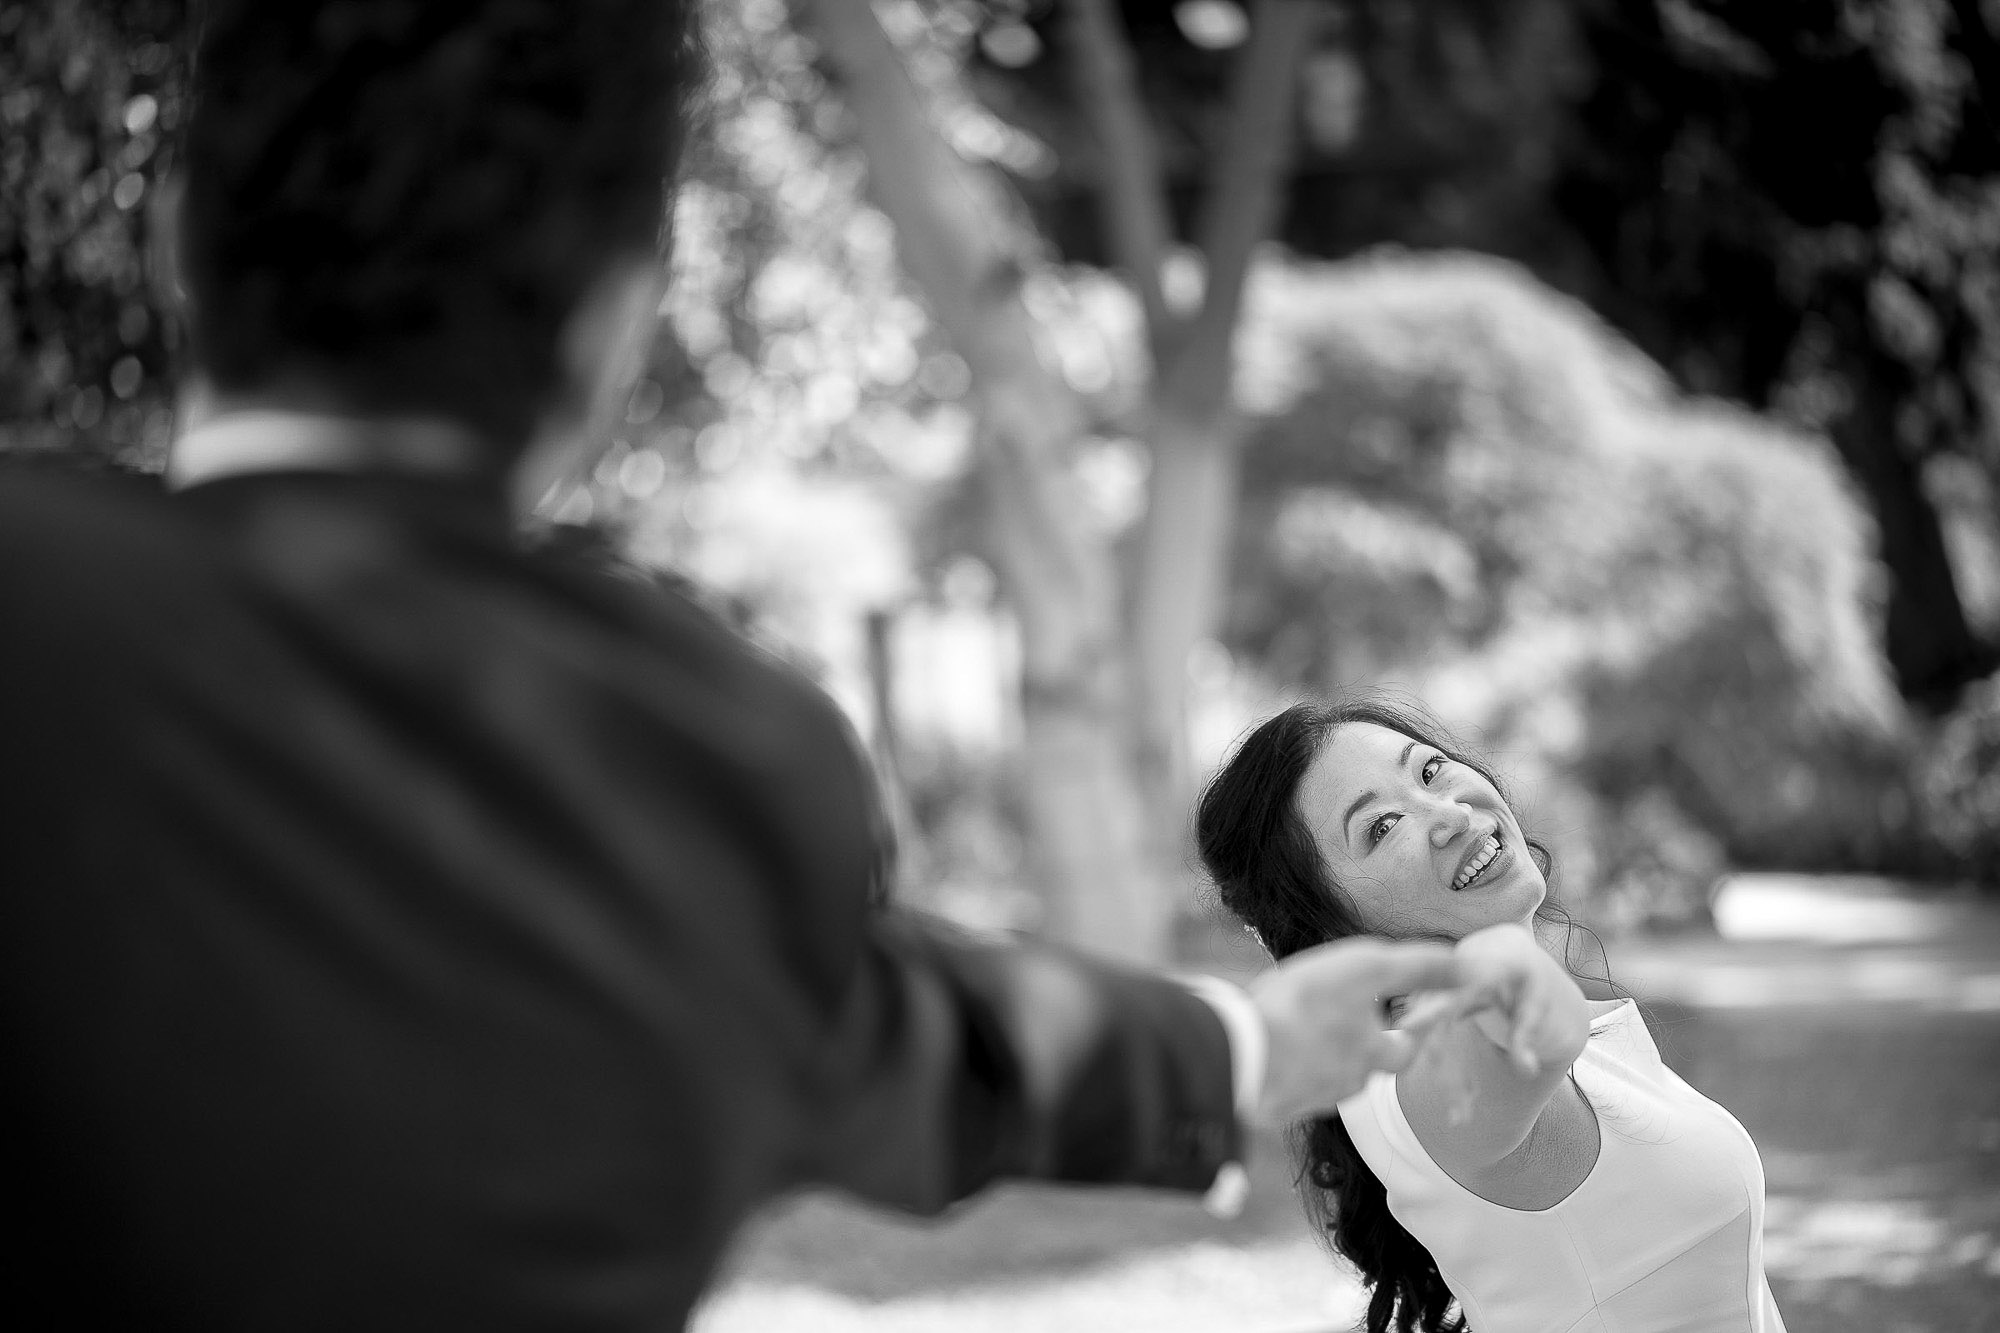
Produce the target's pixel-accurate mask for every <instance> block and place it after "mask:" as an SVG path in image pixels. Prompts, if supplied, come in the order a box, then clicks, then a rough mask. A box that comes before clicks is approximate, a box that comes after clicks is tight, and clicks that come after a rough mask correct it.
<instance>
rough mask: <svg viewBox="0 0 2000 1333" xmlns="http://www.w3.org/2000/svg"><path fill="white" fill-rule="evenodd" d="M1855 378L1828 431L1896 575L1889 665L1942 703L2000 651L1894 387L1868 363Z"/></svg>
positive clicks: (1919, 700) (1911, 694)
mask: <svg viewBox="0 0 2000 1333" xmlns="http://www.w3.org/2000/svg"><path fill="white" fill-rule="evenodd" d="M1849 382H1850V384H1851V386H1852V389H1853V393H1854V405H1853V407H1852V408H1851V409H1850V410H1849V411H1848V412H1847V413H1846V414H1845V415H1844V416H1842V417H1841V418H1840V419H1839V420H1837V421H1835V422H1833V423H1832V427H1831V430H1830V432H1829V433H1830V434H1831V435H1832V436H1833V443H1834V446H1835V448H1837V449H1838V450H1839V451H1840V455H1841V457H1842V458H1843V459H1844V460H1845V461H1846V463H1847V466H1848V468H1849V470H1850V471H1852V472H1853V474H1854V477H1855V480H1856V481H1858V482H1859V483H1860V485H1861V489H1862V493H1863V494H1864V495H1865V496H1866V497H1867V498H1868V501H1869V504H1870V507H1871V508H1872V509H1873V510H1874V512H1875V520H1876V524H1877V527H1878V528H1879V530H1880V532H1881V540H1882V563H1883V564H1884V565H1886V566H1887V567H1888V570H1889V579H1890V586H1889V615H1888V642H1887V645H1886V646H1887V648H1888V653H1889V665H1890V667H1891V668H1892V669H1893V670H1894V671H1895V673H1896V684H1897V687H1898V689H1899V690H1900V691H1901V692H1902V695H1903V697H1904V698H1905V699H1908V700H1909V701H1910V702H1911V703H1914V704H1916V705H1918V706H1919V707H1922V708H1925V709H1928V710H1930V711H1932V712H1943V711H1945V710H1947V709H1949V708H1950V707H1951V706H1952V704H1953V703H1955V702H1956V701H1957V699H1958V696H1959V693H1960V692H1961V691H1962V690H1963V689H1964V688H1965V686H1967V685H1969V684H1970V683H1972V682H1973V681H1975V680H1978V679H1980V678H1981V677H1982V676H1985V675H1987V674H1989V673H1990V672H1992V671H1993V669H1994V667H1995V666H1996V665H2000V656H1996V653H1995V651H1994V648H1993V646H1992V645H1990V644H1987V643H1985V642H1983V641H1982V640H1981V639H1980V638H1979V636H1978V635H1976V634H1975V633H1973V630H1972V626H1971V625H1970V624H1969V623H1968V622H1967V620H1966V618H1965V607H1964V605H1963V603H1962V602H1960V600H1959V595H1958V583H1957V580H1956V578H1955V577H1954V576H1953V574H1952V569H1951V559H1950V556H1949V555H1948V553H1947V551H1946V547H1945V542H1944V531H1943V527H1942V525H1941V524H1940V523H1939V521H1938V515H1937V510H1936V508H1935V507H1933V506H1932V504H1931V500H1930V497H1929V496H1928V495H1926V494H1925V493H1924V487H1923V477H1922V474H1921V473H1920V471H1919V470H1918V466H1917V464H1916V462H1915V461H1913V460H1912V459H1911V458H1910V456H1909V454H1908V453H1907V452H1906V451H1905V450H1904V449H1903V448H1902V447H1901V445H1900V444H1899V443H1898V441H1897V436H1896V421H1895V402H1894V396H1893V394H1892V392H1891V390H1890V389H1889V387H1888V386H1887V385H1886V384H1884V383H1883V382H1882V378H1881V373H1880V372H1879V371H1876V370H1873V369H1872V368H1870V367H1869V366H1867V365H1865V364H1864V365H1862V366H1860V367H1857V368H1856V369H1855V371H1854V373H1853V374H1852V376H1851V377H1850V381H1849Z"/></svg>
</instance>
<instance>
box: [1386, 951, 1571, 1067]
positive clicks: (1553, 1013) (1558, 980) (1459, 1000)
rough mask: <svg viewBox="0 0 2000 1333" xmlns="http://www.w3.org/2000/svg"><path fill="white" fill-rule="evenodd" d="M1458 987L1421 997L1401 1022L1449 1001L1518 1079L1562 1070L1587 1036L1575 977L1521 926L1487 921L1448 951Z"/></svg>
mask: <svg viewBox="0 0 2000 1333" xmlns="http://www.w3.org/2000/svg"><path fill="white" fill-rule="evenodd" d="M1453 954H1454V955H1455V957H1456V958H1457V961H1458V964H1459V968H1460V975H1461V976H1462V977H1463V978H1464V981H1463V990H1462V991H1461V992H1459V993H1457V994H1455V995H1453V996H1439V997H1436V998H1434V999H1430V998H1427V999H1421V1000H1418V1001H1417V1002H1416V1003H1415V1004H1413V1005H1411V1006H1410V1009H1409V1011H1408V1013H1407V1014H1406V1015H1405V1016H1404V1022H1405V1023H1410V1024H1421V1023H1424V1022H1426V1021H1430V1020H1434V1019H1435V1018H1437V1017H1438V1016H1439V1015H1438V1014H1437V1013H1434V1012H1431V1011H1432V1010H1442V1009H1444V1008H1445V1007H1446V1006H1447V1005H1449V1006H1451V1007H1452V1008H1453V1010H1454V1011H1455V1012H1457V1013H1461V1014H1466V1015H1468V1016H1470V1018H1471V1019H1472V1021H1473V1023H1474V1024H1475V1025H1476V1026H1477V1027H1478V1028H1479V1030H1480V1031H1481V1032H1483V1033H1484V1034H1485V1035H1486V1037H1487V1038H1488V1039H1489V1040H1491V1041H1492V1042H1493V1044H1494V1045H1496V1046H1498V1047H1499V1048H1500V1049H1501V1050H1502V1051H1504V1052H1506V1054H1507V1058H1508V1061H1509V1063H1511V1064H1512V1065H1513V1067H1514V1068H1515V1070H1516V1071H1517V1072H1519V1074H1520V1075H1521V1077H1523V1078H1534V1077H1536V1076H1537V1075H1538V1074H1540V1073H1541V1071H1542V1070H1543V1069H1544V1068H1547V1067H1549V1066H1551V1065H1556V1064H1559V1065H1561V1066H1562V1067H1564V1068H1567V1067H1568V1066H1569V1065H1570V1063H1571V1062H1573V1061H1574V1060H1575V1059H1576V1057H1577V1056H1578V1055H1580V1054H1581V1053H1582V1051H1583V1047H1584V1043H1585V1042H1586V1041H1588V1040H1589V1038H1590V1005H1589V1004H1588V1002H1587V1001H1585V999H1584V997H1583V992H1582V991H1580V990H1578V989H1577V985H1576V982H1575V980H1574V979H1573V978H1571V977H1570V975H1569V973H1567V972H1565V971H1564V970H1563V968H1562V966H1561V965H1560V964H1559V963H1557V962H1556V960H1555V959H1553V958H1551V957H1550V956H1549V955H1548V953H1547V951H1545V950H1544V949H1543V948H1542V946H1541V945H1540V944H1539V943H1538V942H1537V941H1536V939H1535V937H1534V934H1533V932H1531V931H1529V930H1528V929H1527V928H1526V927H1525V926H1518V925H1500V926H1489V927H1487V928H1486V929H1484V930H1478V931H1474V932H1473V933H1472V934H1470V935H1467V936H1466V937H1465V938H1464V939H1462V940H1460V941H1459V942H1458V944H1457V946H1456V947H1455V948H1454V949H1453Z"/></svg>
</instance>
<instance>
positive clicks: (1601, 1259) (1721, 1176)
mask: <svg viewBox="0 0 2000 1333" xmlns="http://www.w3.org/2000/svg"><path fill="white" fill-rule="evenodd" d="M1573 1072H1574V1073H1575V1076H1576V1081H1577V1084H1578V1086H1579V1087H1581V1088H1582V1089H1583V1092H1584V1095H1585V1096H1586V1097H1587V1098H1588V1099H1589V1101H1590V1105H1591V1107H1592V1108H1593V1109H1594V1110H1595V1111H1596V1113H1597V1121H1598V1129H1599V1133H1598V1138H1599V1142H1600V1145H1601V1146H1600V1148H1599V1151H1598V1156H1597V1164H1596V1165H1595V1166H1594V1167H1592V1168H1591V1172H1590V1175H1589V1176H1588V1177H1586V1178H1585V1180H1584V1182H1583V1183H1582V1184H1581V1185H1579V1186H1577V1188H1576V1189H1575V1191H1574V1192H1572V1193H1571V1194H1570V1196H1569V1197H1568V1198H1566V1199H1564V1200H1563V1201H1562V1202H1561V1203H1558V1204H1556V1205H1555V1206H1554V1207H1552V1208H1547V1209H1543V1210H1541V1211H1538V1212H1529V1211H1525V1210H1522V1209H1518V1208H1506V1207H1502V1206H1501V1205H1499V1204H1496V1203H1490V1202H1488V1201H1487V1200H1485V1199H1482V1198H1480V1197H1479V1196H1478V1195H1476V1194H1474V1193H1473V1192H1472V1191H1470V1190H1468V1189H1466V1188H1465V1187H1464V1186H1463V1185H1460V1184H1459V1183H1458V1182H1457V1181H1455V1180H1453V1179H1452V1178H1451V1177H1450V1176H1448V1175H1446V1174H1445V1172H1444V1170H1443V1169H1442V1168H1441V1167H1439V1166H1438V1165H1437V1164H1436V1163H1435V1162H1433V1161H1432V1160H1431V1158H1430V1155H1429V1154H1428V1153H1426V1152H1425V1151H1424V1148H1423V1145H1422V1144H1421V1143H1419V1142H1418V1141H1417V1136H1416V1134H1415V1132H1414V1131H1412V1130H1411V1128H1410V1123H1409V1121H1408V1120H1407V1119H1405V1118H1404V1115H1403V1108H1402V1104H1401V1103H1400V1102H1399V1101H1398V1100H1397V1097H1396V1080H1395V1077H1394V1076H1393V1075H1390V1074H1377V1075H1376V1076H1375V1077H1374V1078H1373V1079H1371V1080H1370V1081H1369V1084H1368V1086H1367V1087H1366V1088H1365V1089H1364V1090H1362V1091H1361V1092H1359V1093H1357V1094H1355V1095H1354V1096H1353V1097H1351V1098H1349V1099H1348V1100H1347V1101H1344V1102H1342V1103H1341V1104H1340V1115H1341V1119H1342V1120H1343V1121H1345V1122H1346V1124H1347V1131H1348V1133H1349V1134H1350V1135H1352V1136H1353V1139H1354V1146H1355V1147H1356V1148H1357V1149H1358V1150H1359V1151H1360V1153H1361V1157H1362V1159H1363V1160H1364V1161H1366V1162H1367V1163H1368V1165H1369V1167H1370V1168H1371V1169H1373V1170H1374V1172H1375V1174H1376V1176H1377V1177H1379V1178H1380V1179H1381V1181H1382V1183H1383V1185H1384V1186H1385V1187H1386V1188H1387V1190H1388V1194H1389V1211H1390V1212H1392V1213H1394V1214H1395V1215H1396V1218H1397V1220H1398V1221H1400V1222H1401V1223H1402V1224H1403V1226H1404V1227H1405V1228H1407V1229H1408V1230H1409V1232H1410V1234H1411V1235H1413V1236H1415V1237H1416V1238H1417V1239H1418V1240H1420V1241H1422V1242H1423V1244H1424V1246H1425V1247H1426V1248H1427V1249H1429V1250H1430V1252H1431V1255H1432V1256H1433V1257H1434V1258H1435V1259H1436V1260H1437V1264H1438V1271H1439V1272H1440V1273H1441V1274H1443V1276H1444V1280H1445V1282H1446V1283H1447V1284H1449V1285H1450V1287H1451V1289H1452V1292H1453V1293H1454V1294H1455V1295H1456V1296H1457V1297H1458V1300H1459V1304H1460V1306H1461V1307H1462V1308H1463V1309H1464V1311H1465V1318H1466V1323H1467V1325H1468V1326H1469V1328H1470V1329H1471V1330H1472V1333H1784V1327H1785V1325H1784V1321H1783V1320H1782V1319H1781V1318H1780V1317H1779V1315H1778V1307H1777V1306H1776V1304H1774V1303H1773V1302H1772V1300H1771V1288H1770V1284H1769V1283H1768V1282H1767V1281H1766V1280H1765V1277H1764V1166H1763V1163H1762V1162H1761V1161H1760V1160H1759V1159H1758V1156H1757V1145H1756V1144H1754V1143H1752V1142H1751V1140H1750V1135H1749V1134H1748V1133H1746V1132H1745V1131H1744V1129H1743V1126H1742V1125H1740V1124H1738V1123H1737V1122H1736V1118H1735V1117H1734V1116H1732V1115H1730V1114H1729V1112H1727V1111H1725V1110H1723V1109H1722V1108H1721V1107H1720V1106H1717V1105H1716V1104H1715V1103H1714V1102H1712V1101H1710V1100H1709V1099H1708V1098H1706V1097H1704V1096H1702V1095H1701V1094H1700V1093H1698V1092H1696V1091H1695V1090H1694V1089H1693V1088H1691V1087H1689V1086H1688V1085H1687V1084H1686V1083H1685V1082H1683V1081H1682V1080H1681V1078H1680V1076H1679V1075H1677V1074H1675V1073H1674V1072H1673V1071H1672V1070H1671V1069H1668V1068H1667V1067H1666V1065H1665V1064H1664V1063H1662V1062H1661V1060H1660V1052H1659V1048H1658V1047H1656V1046H1655V1045H1654V1044H1653V1038H1652V1034H1651V1033H1649V1032H1647V1031H1646V1023H1645V1020H1644V1019H1643V1018H1642V1017H1640V1014H1639V1010H1638V1007H1637V1006H1636V1005H1635V1004H1633V1003H1632V1002H1631V1001H1630V1000H1627V1001H1626V1002H1624V1003H1623V1004H1621V1005H1619V1006H1618V1007H1617V1008H1615V1009H1611V1010H1609V1011H1607V1012H1605V1013H1602V1014H1599V1015H1598V1016H1597V1017H1596V1019H1594V1020H1593V1021H1592V1023H1591V1036H1590V1042H1589V1044H1588V1045H1587V1046H1586V1047H1585V1048H1584V1052H1583V1054H1582V1055H1581V1056H1580V1057H1578V1059H1577V1062H1576V1064H1575V1065H1574V1066H1573Z"/></svg>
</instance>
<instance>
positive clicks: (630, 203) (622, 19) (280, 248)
mask: <svg viewBox="0 0 2000 1333" xmlns="http://www.w3.org/2000/svg"><path fill="white" fill-rule="evenodd" d="M691 3H692V0H345V2H334V3H319V2H316V0H283V2H282V3H273V2H272V0H212V2H211V4H210V6H209V14H208V19H207V22H206V25H205V27H204V29H203V33H202V38H201V44H200V48H199V54H198V55H197V58H196V66H195V92H196V98H195V112H194V117H193V121H192V124H191V126H190V128H189V132H188V140H187V169H186V175H187V181H186V196H185V205H184V214H183V218H182V226H181V246H180V249H181V262H182V266H183V271H184V273H185V276H186V281H187V285H188V287H189V292H190V296H191V298H192V302H193V311H192V323H193V329H194V337H195V344H196V351H197V355H198V358H199V360H200V363H201V367H202V370H203V371H204V372H205V373H206V375H207V376H208V378H209V380H210V381H211V382H212V384H213V385H214V387H215V389H216V390H217V391H218V392H219V393H221V394H223V395H235V396H246V397H248V396H271V395H279V396H286V397H292V398H295V399H300V400H307V401H316V402H319V403H320V404H321V405H324V406H327V407H330V408H334V409H337V410H341V411H346V412H352V413H358V414H383V415H391V414H393V415H413V416H442V417H447V418H450V419H453V420H456V421H459V422H462V423H464V424H466V425H468V426H470V427H472V428H473V429H475V430H476V431H478V432H479V434H480V435H481V436H483V437H484V438H485V439H487V440H488V441H490V442H491V443H492V444H493V445H494V446H495V448H496V450H497V451H498V452H499V454H500V455H501V456H502V457H504V456H506V455H511V454H512V453H515V452H518V451H519V450H520V449H521V448H522V447H523V446H524V445H525V444H526V443H527V442H528V440H529V439H530V437H531V436H532V435H533V434H534V433H535V432H536V430H537V428H538V426H539V425H540V424H541V423H542V420H543V418H544V417H545V416H547V415H548V414H549V413H550V411H551V410H552V409H555V408H557V407H559V406H562V404H563V399H564V398H565V396H566V395H571V394H574V393H575V392H576V390H577V386H576V385H575V383H574V382H573V381H574V376H575V364H574V363H575V361H576V360H577V356H578V348H577V346H576V337H575V331H574V329H573V328H571V327H570V326H571V317H572V316H573V315H574V314H575V313H576V312H577V311H578V310H579V308H580V307H582V306H584V305H585V304H586V303H588V302H589V301H590V300H591V299H592V298H593V297H596V296H601V294H602V290H603V288H604V286H605V284H606V282H607V281H608V280H610V279H612V278H614V277H615V276H616V275H617V274H619V273H620V272H630V271H631V269H632V268H633V265H634V263H635V261H638V260H643V259H645V258H647V257H649V256H651V255H652V254H653V253H654V252H655V250H656V249H657V247H658V245H659V239H660V230H661V219H662V205H663V202H664V200H665V189H666V182H667V181H668V180H669V179H670V178H671V176H672V175H673V172H674V169H675V167H676V164H677V161H678V158H679V155H680V150H681V146H682V135H683V127H684V123H685V118H684V102H685V99H686V96H687V93H688V90H689V87H690V85H691V84H692V82H693V80H694V77H695V73H696V69H697V62H696V58H695V55H694V44H693V41H692V39H691V35H690V32H689V22H688V16H687V10H688V9H689V8H691ZM566 338H567V340H568V345H567V346H566V345H565V341H566ZM496 461H498V460H496Z"/></svg>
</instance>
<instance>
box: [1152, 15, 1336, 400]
mask: <svg viewBox="0 0 2000 1333" xmlns="http://www.w3.org/2000/svg"><path fill="white" fill-rule="evenodd" d="M1322 17H1323V12H1322V9H1321V5H1320V0H1257V2H1256V3H1255V4H1254V5H1253V6H1252V9H1251V15H1250V40H1249V43H1248V44H1247V45H1246V46H1245V47H1244V49H1243V54H1242V56H1241V58H1240V59H1238V61H1237V63H1236V68H1235V70H1234V72H1233V75H1232V78H1231V86H1230V96H1229V120H1228V124H1227V125H1226V127H1225V129H1224V132H1223V138H1222V143H1221V144H1220V145H1218V147H1217V150H1216V152H1215V154H1214V156H1213V157H1211V158H1210V172H1209V178H1208V184H1207V188H1206V189H1205V190H1204V191H1203V197H1202V209H1201V217H1200V220H1199V223H1198V225H1197V227H1196V230H1195V236H1196V239H1197V241H1198V243H1199V244H1200V246H1201V252H1202V256H1203V257H1204V259H1205V260H1206V261H1207V264H1208V281H1207V284H1206V289H1205V291H1204V294H1203V299H1202V306H1201V312H1200V313H1199V314H1198V315H1196V316H1195V318H1194V321H1193V323H1192V325H1191V326H1190V327H1189V329H1188V333H1187V338H1186V339H1185V341H1184V343H1183V344H1182V348H1181V356H1180V358H1179V364H1178V365H1177V366H1175V367H1173V368H1172V371H1171V377H1170V378H1169V379H1167V380H1165V381H1164V382H1165V383H1167V384H1170V385H1173V386H1175V389H1176V391H1177V392H1178V394H1179V396H1180V397H1182V398H1183V399H1184V400H1186V401H1189V402H1192V403H1194V404H1196V405H1197V406H1198V407H1200V408H1202V409H1205V410H1209V411H1216V410H1220V409H1221V408H1222V407H1223V406H1224V404H1225V401H1226V398H1227V395H1228V392H1229V382H1230V371H1231V369H1232V364H1233V363H1232V358H1231V356H1230V350H1229V349H1230V340H1231V336H1232V335H1233V334H1234V332H1235V329H1236V319H1237V315H1238V313H1239V312H1240V311H1241V309H1242V305H1243V283H1244V279H1245V277H1246V276H1247V275H1248V273H1249V269H1250V258H1251V256H1252V254H1254V253H1255V251H1256V248H1257V243H1258V242H1259V241H1261V240H1263V239H1264V238H1265V237H1266V236H1267V235H1268V234H1269V233H1270V230H1271V227H1272V224H1273V223H1274V222H1275V221H1276V219H1277V214H1278V207H1279V204H1280V202H1281V200H1282V199H1283V196H1284V190H1283V182H1284V179H1285V169H1286V167H1287V165H1288V164H1289V162H1290V159H1291V154H1292V137H1293V136H1292V121H1293V109H1294V107H1295V105H1296V104H1297V101H1298V83H1299V69H1300V67H1301V66H1302V65H1303V64H1304V62H1305V54H1306V52H1307V51H1308V50H1309V49H1311V46H1312V39H1313V36H1314V34H1315V33H1316V32H1317V31H1318V28H1319V24H1320V21H1321V19H1322ZM1162 369H1163V370H1165V369H1166V368H1164V367H1163V368H1162Z"/></svg>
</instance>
